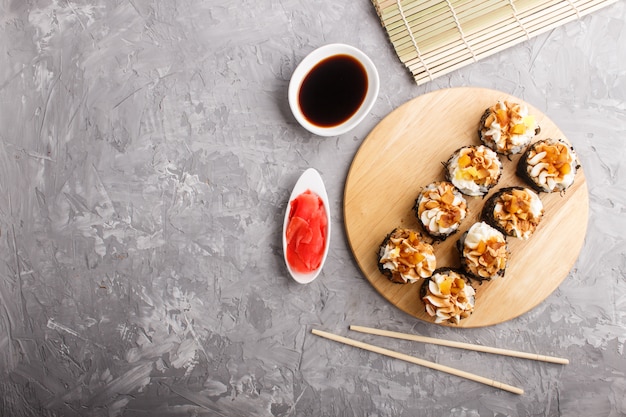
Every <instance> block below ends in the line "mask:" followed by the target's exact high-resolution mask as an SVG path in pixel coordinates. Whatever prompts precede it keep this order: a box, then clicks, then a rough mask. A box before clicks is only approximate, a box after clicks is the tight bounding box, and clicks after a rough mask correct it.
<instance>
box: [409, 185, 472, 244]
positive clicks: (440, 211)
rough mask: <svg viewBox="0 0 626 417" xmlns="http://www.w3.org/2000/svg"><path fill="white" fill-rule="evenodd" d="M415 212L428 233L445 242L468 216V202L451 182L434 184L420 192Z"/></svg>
mask: <svg viewBox="0 0 626 417" xmlns="http://www.w3.org/2000/svg"><path fill="white" fill-rule="evenodd" d="M414 210H415V216H416V217H417V218H418V219H419V221H420V223H421V224H422V226H423V227H424V230H425V231H426V233H428V234H429V235H430V236H431V237H433V238H434V239H441V240H443V239H445V238H447V237H448V236H450V235H451V234H452V233H454V232H456V231H457V230H458V228H459V225H460V224H461V222H462V221H463V219H464V218H465V216H466V215H467V202H466V201H465V198H464V197H463V194H461V192H460V191H459V190H458V189H457V188H456V187H455V186H454V184H452V183H451V182H447V181H441V182H434V183H432V184H429V185H427V186H426V187H424V189H423V190H422V191H421V192H420V194H419V196H418V197H417V200H415V207H414Z"/></svg>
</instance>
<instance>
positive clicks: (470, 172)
mask: <svg viewBox="0 0 626 417" xmlns="http://www.w3.org/2000/svg"><path fill="white" fill-rule="evenodd" d="M444 165H445V168H446V178H447V180H448V181H450V182H451V183H452V184H454V186H455V187H456V188H458V189H459V191H461V192H462V193H463V194H465V195H469V196H483V195H485V194H487V192H488V191H489V190H490V189H491V188H492V187H494V186H495V185H496V184H497V183H498V180H500V176H501V175H502V162H500V158H498V155H497V154H496V153H495V152H494V151H492V150H491V149H489V148H488V147H486V146H483V145H479V146H464V147H462V148H460V149H457V150H456V151H455V152H454V153H453V154H452V156H451V157H450V159H448V162H446V163H445V164H444Z"/></svg>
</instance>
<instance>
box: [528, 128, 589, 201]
mask: <svg viewBox="0 0 626 417" xmlns="http://www.w3.org/2000/svg"><path fill="white" fill-rule="evenodd" d="M578 168H580V165H579V163H578V158H577V156H576V152H575V151H574V148H573V147H572V146H571V145H570V144H568V143H566V142H565V141H564V140H562V139H543V140H539V141H537V142H535V143H533V144H532V145H530V146H529V147H528V149H527V150H526V152H524V154H523V155H522V157H521V158H520V160H519V163H518V165H517V175H518V176H519V177H521V178H522V179H524V180H525V181H526V182H528V184H529V185H530V186H532V187H533V188H534V189H535V190H537V191H538V192H545V193H552V192H561V191H565V190H566V189H567V188H569V187H570V186H571V185H572V184H573V183H574V177H575V176H576V171H577V170H578Z"/></svg>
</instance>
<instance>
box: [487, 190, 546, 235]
mask: <svg viewBox="0 0 626 417" xmlns="http://www.w3.org/2000/svg"><path fill="white" fill-rule="evenodd" d="M543 212H544V210H543V203H542V202H541V199H540V198H539V196H538V195H537V193H535V192H534V191H533V190H531V189H529V188H525V187H507V188H503V189H502V190H498V192H497V193H495V194H494V195H492V196H491V197H489V200H487V202H486V203H485V207H484V208H483V212H482V218H483V220H484V221H485V222H487V223H489V224H490V225H491V226H493V227H495V228H496V229H498V230H499V231H501V232H502V233H504V234H505V235H507V236H511V237H516V238H518V239H522V240H526V239H528V238H529V237H530V236H531V235H532V234H533V233H534V232H535V230H536V229H537V226H539V222H541V219H542V218H543Z"/></svg>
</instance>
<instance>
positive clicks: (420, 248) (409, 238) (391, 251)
mask: <svg viewBox="0 0 626 417" xmlns="http://www.w3.org/2000/svg"><path fill="white" fill-rule="evenodd" d="M436 262H437V261H436V258H435V251H434V250H433V247H432V246H431V245H430V244H428V243H426V242H424V241H423V240H422V239H421V235H420V234H419V233H418V232H416V231H414V230H411V229H402V228H396V229H394V230H393V231H392V232H391V233H390V234H389V235H388V236H387V237H386V238H385V240H384V241H383V243H382V244H381V245H380V248H379V251H378V269H379V270H380V272H381V273H382V274H383V275H385V276H386V277H387V278H389V280H390V281H391V282H394V283H398V284H406V283H414V282H416V281H418V280H419V279H422V278H428V277H429V276H431V275H432V273H433V271H434V270H435V268H436V267H437V263H436Z"/></svg>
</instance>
